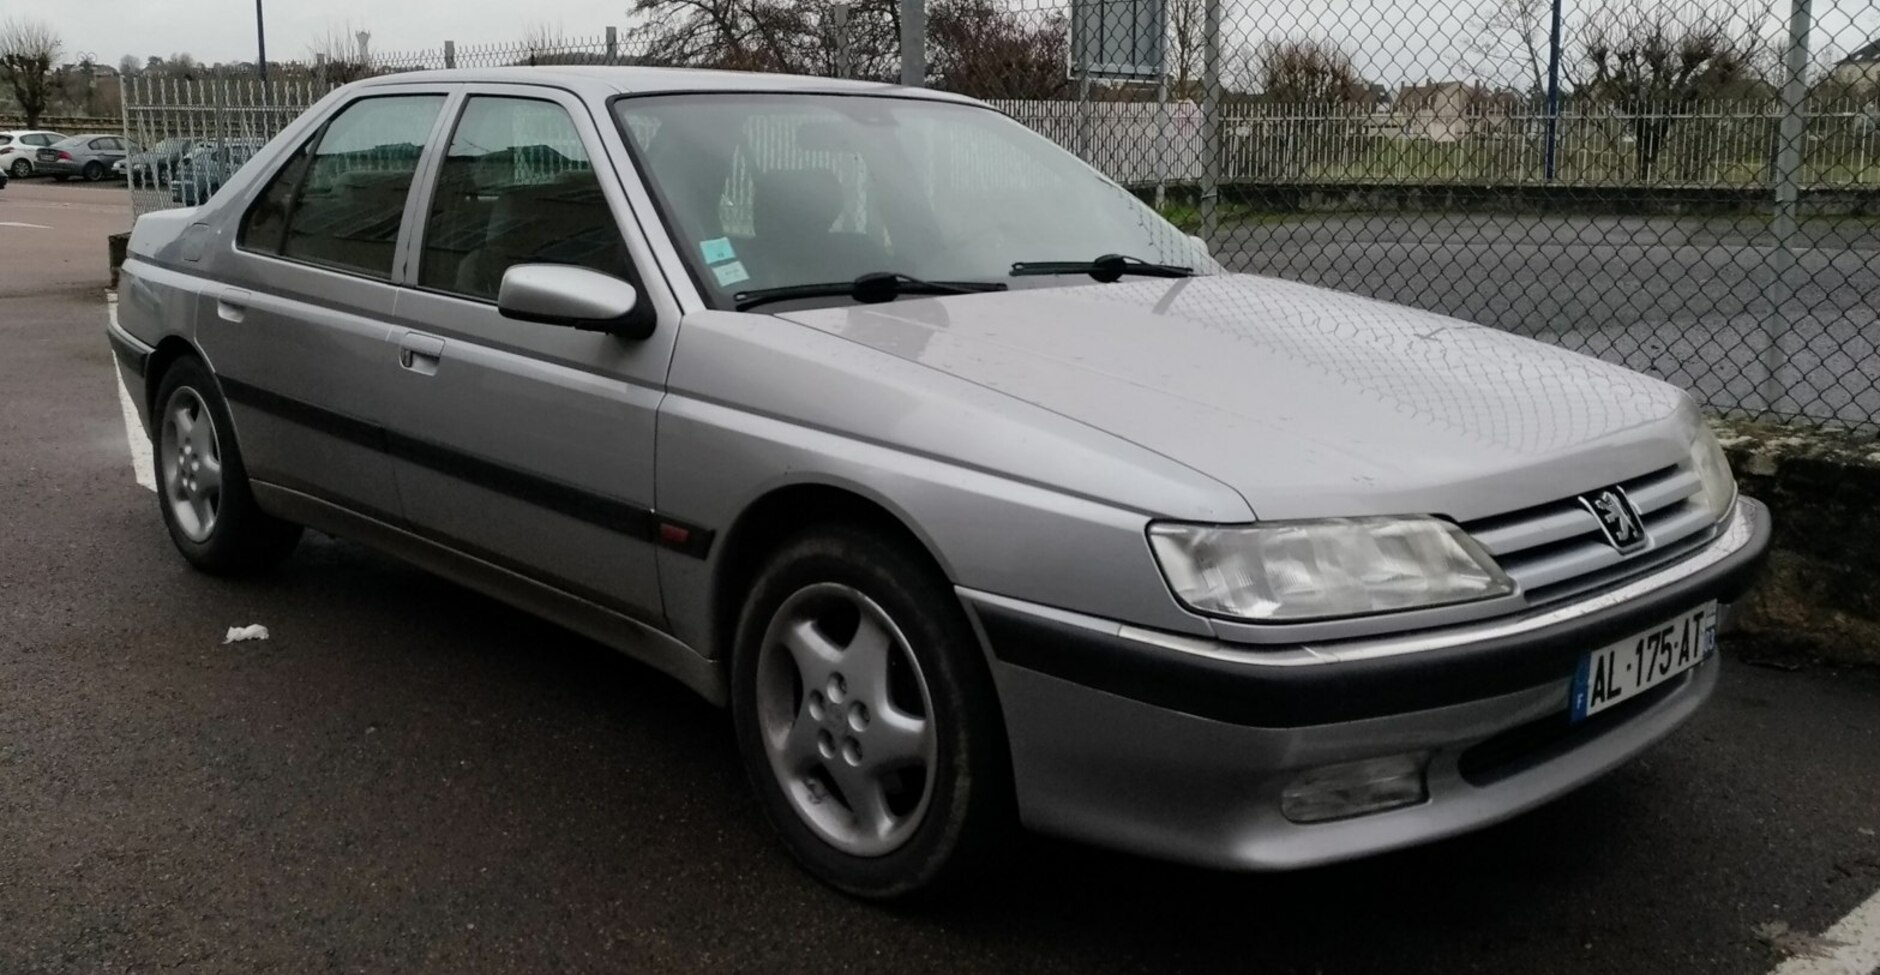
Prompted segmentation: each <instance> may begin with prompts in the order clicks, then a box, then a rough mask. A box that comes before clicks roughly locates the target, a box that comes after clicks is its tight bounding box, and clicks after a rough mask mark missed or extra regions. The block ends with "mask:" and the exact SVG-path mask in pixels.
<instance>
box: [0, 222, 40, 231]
mask: <svg viewBox="0 0 1880 975" xmlns="http://www.w3.org/2000/svg"><path fill="white" fill-rule="evenodd" d="M0 227H25V228H27V229H29V230H51V229H52V228H51V227H48V226H46V225H45V224H43V223H20V222H19V221H17V220H0Z"/></svg>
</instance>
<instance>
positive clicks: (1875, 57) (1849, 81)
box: [1828, 40, 1880, 90]
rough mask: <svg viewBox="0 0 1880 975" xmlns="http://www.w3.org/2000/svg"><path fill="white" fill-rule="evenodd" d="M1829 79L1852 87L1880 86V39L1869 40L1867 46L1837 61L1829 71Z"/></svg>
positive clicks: (1870, 87) (1865, 88)
mask: <svg viewBox="0 0 1880 975" xmlns="http://www.w3.org/2000/svg"><path fill="white" fill-rule="evenodd" d="M1828 80H1829V81H1830V82H1831V83H1833V84H1837V85H1840V86H1843V87H1846V88H1850V89H1860V90H1871V89H1874V88H1880V40H1875V41H1872V42H1869V43H1868V44H1867V46H1866V47H1863V48H1861V49H1860V50H1858V51H1855V52H1854V53H1852V54H1850V55H1848V56H1847V57H1844V58H1842V59H1841V60H1839V61H1837V62H1835V65H1834V68H1833V70H1831V71H1829V72H1828Z"/></svg>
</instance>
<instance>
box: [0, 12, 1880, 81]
mask: <svg viewBox="0 0 1880 975" xmlns="http://www.w3.org/2000/svg"><path fill="white" fill-rule="evenodd" d="M263 2H264V3H265V4H266V16H267V28H268V30H267V39H268V53H269V57H270V59H271V60H277V61H279V60H301V59H306V58H308V57H309V51H310V48H311V46H312V45H313V44H314V43H315V42H316V41H317V40H318V39H319V38H321V37H323V36H328V35H335V34H350V33H351V32H352V31H354V30H359V29H365V30H369V31H371V33H372V40H371V46H372V50H373V51H375V52H379V53H389V52H399V51H412V50H421V49H436V48H439V47H441V46H442V44H443V42H444V41H445V40H446V39H450V40H455V41H457V43H458V44H459V45H460V46H464V45H475V44H488V43H495V42H508V41H514V40H516V39H518V38H520V37H521V36H522V35H523V34H524V33H525V32H526V31H528V30H529V29H530V28H531V27H535V26H541V25H548V26H550V27H552V28H555V29H558V30H559V31H560V32H561V33H562V34H563V35H565V36H567V37H568V38H570V39H575V38H587V37H599V36H600V35H601V34H603V33H604V32H605V30H606V28H607V26H608V25H609V24H612V25H615V26H619V27H622V28H623V29H624V27H625V26H626V25H627V23H628V18H627V14H626V11H627V8H628V7H629V6H630V5H631V2H632V0H536V2H517V0H263ZM1009 2H1010V4H1011V5H1012V6H1014V7H1020V8H1031V9H1039V8H1045V7H1050V6H1060V5H1062V4H1063V3H1065V2H1066V0H1009ZM1498 2H1507V0H1310V2H1301V0H1223V6H1224V7H1225V8H1226V9H1227V11H1229V19H1228V22H1227V24H1226V28H1225V32H1224V33H1225V35H1226V40H1227V46H1229V47H1232V46H1233V42H1234V41H1235V40H1236V39H1247V38H1252V39H1254V40H1257V39H1258V38H1259V37H1261V36H1266V32H1269V31H1272V32H1277V33H1288V34H1291V33H1300V32H1309V33H1313V34H1317V35H1319V36H1321V37H1325V38H1329V39H1334V40H1337V41H1339V42H1340V43H1341V44H1342V45H1343V46H1344V47H1345V48H1346V49H1347V50H1349V51H1351V52H1352V54H1353V55H1354V56H1355V57H1356V60H1357V61H1358V64H1359V67H1360V69H1361V70H1363V71H1364V73H1365V74H1366V76H1368V77H1370V78H1372V79H1374V80H1377V81H1380V82H1384V83H1386V84H1388V85H1392V86H1395V85H1398V84H1403V83H1412V82H1418V81H1424V80H1435V79H1449V78H1464V79H1467V78H1470V76H1471V75H1472V74H1474V70H1472V69H1475V70H1481V69H1484V68H1487V69H1488V70H1485V71H1483V73H1484V74H1492V73H1496V72H1494V71H1493V69H1492V67H1489V66H1488V65H1485V64H1484V63H1483V62H1484V59H1483V58H1482V57H1480V56H1479V55H1475V54H1472V51H1471V48H1472V47H1479V46H1480V43H1481V35H1480V33H1479V32H1478V31H1477V30H1474V29H1472V28H1473V27H1474V25H1477V24H1479V23H1480V22H1481V19H1482V12H1483V11H1485V10H1487V9H1489V8H1490V7H1492V6H1493V5H1494V4H1496V3H1498ZM1600 2H1601V0H1566V5H1567V9H1568V10H1569V21H1570V22H1571V19H1572V13H1571V12H1572V11H1574V10H1575V9H1579V10H1590V9H1594V8H1596V7H1597V6H1598V5H1599V3H1600ZM1608 2H1610V0H1608ZM1666 2H1668V3H1671V4H1673V5H1679V4H1689V5H1692V6H1703V7H1709V8H1711V9H1718V5H1719V4H1722V5H1723V8H1724V9H1731V8H1735V9H1743V8H1740V7H1735V5H1736V4H1737V3H1742V2H1745V0H1666ZM1753 2H1756V3H1757V5H1758V6H1760V0H1753ZM1772 5H1773V6H1774V7H1775V8H1776V9H1777V10H1778V11H1779V14H1778V19H1777V21H1776V22H1775V23H1774V24H1773V25H1772V26H1773V27H1774V28H1775V29H1776V30H1777V31H1779V30H1780V29H1781V19H1780V18H1786V15H1787V11H1788V6H1789V3H1788V0H1772ZM1814 10H1815V16H1816V25H1817V28H1816V31H1815V33H1814V41H1813V43H1814V45H1815V47H1816V48H1817V49H1818V51H1821V52H1822V53H1826V51H1836V52H1839V53H1845V52H1846V51H1849V50H1852V49H1854V48H1858V47H1859V46H1861V45H1862V44H1864V43H1866V42H1867V41H1868V40H1872V39H1874V38H1875V37H1876V36H1880V0H1814ZM23 13H24V15H25V16H29V17H34V18H39V19H43V20H45V21H46V22H48V23H49V24H51V25H52V27H53V28H54V29H55V30H57V31H58V32H59V33H60V35H61V36H62V38H63V40H64V42H65V56H66V58H67V59H68V60H76V59H77V57H78V55H79V54H80V53H81V52H82V53H90V54H92V55H94V56H95V57H96V58H97V59H98V60H99V61H100V62H103V63H107V64H115V63H117V60H118V59H119V58H120V57H122V56H123V55H125V54H133V55H136V56H137V57H139V58H144V57H147V56H149V55H152V54H157V55H162V56H164V57H168V56H170V55H171V54H174V53H180V52H188V53H190V54H192V55H194V56H195V57H196V58H198V59H199V60H202V61H206V62H215V61H243V60H252V59H253V58H254V50H255V21H254V3H253V0H83V2H54V3H43V4H39V5H36V6H33V7H32V8H30V10H25V11H23ZM1569 29H1571V23H1570V24H1569ZM1830 42H1832V44H1831V46H1830ZM1823 49H1825V50H1823ZM1513 74H1515V75H1518V74H1519V72H1513ZM1477 80H1481V81H1486V82H1489V83H1513V82H1517V81H1518V80H1519V79H1518V77H1502V78H1496V77H1480V78H1479V79H1477Z"/></svg>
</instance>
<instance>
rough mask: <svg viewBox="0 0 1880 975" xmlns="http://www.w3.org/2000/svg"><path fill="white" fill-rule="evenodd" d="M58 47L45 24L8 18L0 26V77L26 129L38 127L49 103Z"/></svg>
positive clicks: (57, 36)
mask: <svg viewBox="0 0 1880 975" xmlns="http://www.w3.org/2000/svg"><path fill="white" fill-rule="evenodd" d="M60 47H61V44H60V42H59V35H58V34H57V33H55V32H54V31H53V30H52V28H51V27H49V26H47V25H46V23H45V21H41V20H26V19H19V18H13V17H9V18H7V20H6V22H5V23H0V77H4V78H5V79H6V82H7V85H8V86H9V87H11V88H12V89H13V100H14V101H16V102H18V103H19V106H20V112H21V114H23V115H25V116H26V127H27V128H29V129H32V128H38V127H39V116H41V115H43V114H45V111H46V105H47V104H48V103H49V102H50V101H51V100H52V95H53V90H54V87H55V86H54V84H53V77H52V66H53V64H54V63H55V62H57V61H58V59H59V50H60Z"/></svg>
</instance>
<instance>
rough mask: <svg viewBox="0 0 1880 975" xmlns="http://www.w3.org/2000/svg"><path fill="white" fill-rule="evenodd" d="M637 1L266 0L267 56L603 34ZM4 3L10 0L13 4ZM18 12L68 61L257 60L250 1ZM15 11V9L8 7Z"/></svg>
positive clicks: (111, 0)
mask: <svg viewBox="0 0 1880 975" xmlns="http://www.w3.org/2000/svg"><path fill="white" fill-rule="evenodd" d="M631 2H632V0H542V2H532V3H531V2H522V3H519V2H516V0H263V3H264V5H265V11H266V18H267V28H268V59H269V60H273V61H284V60H300V59H305V58H306V57H307V56H308V55H307V51H308V46H309V45H311V44H312V43H313V42H314V41H315V39H317V38H319V37H321V36H323V35H325V34H326V33H328V32H329V30H330V31H332V32H334V33H338V32H340V31H342V30H345V29H347V28H348V27H349V25H350V28H351V29H353V30H359V29H364V30H369V31H371V32H372V48H373V50H375V51H405V50H416V49H420V48H437V47H441V46H442V45H443V43H444V41H445V40H446V39H450V40H455V41H456V42H457V43H458V44H460V45H463V44H477V43H489V42H494V41H506V40H510V39H513V38H516V37H520V36H521V35H522V33H523V32H524V31H525V30H526V29H528V28H529V27H530V26H531V25H533V24H539V23H542V22H544V21H546V22H548V23H550V24H559V26H560V28H561V29H562V31H563V32H564V33H566V34H567V35H568V36H570V37H576V36H583V37H585V36H588V35H593V36H596V37H598V36H599V35H601V34H602V33H604V32H605V31H606V29H607V25H609V24H613V25H616V26H621V25H624V24H625V23H626V22H627V16H626V10H627V7H628V5H629V4H630V3H631ZM7 6H8V7H13V6H14V5H13V4H11V3H9V4H7ZM17 12H18V14H20V15H23V16H28V17H33V18H36V19H40V20H44V21H45V22H47V23H48V24H50V25H52V27H53V28H54V29H55V30H57V31H58V32H59V33H60V35H61V36H62V37H63V39H64V41H65V53H66V57H67V58H68V59H75V58H76V57H77V55H78V54H79V52H90V53H91V54H93V55H95V56H96V57H97V59H98V60H99V61H100V62H103V63H107V64H116V63H117V60H118V58H120V57H122V56H124V55H126V54H135V55H136V56H138V57H139V58H143V57H147V56H149V55H152V54H158V55H162V56H164V57H169V56H170V55H171V54H172V53H178V52H184V51H187V52H188V53H190V54H193V55H195V56H196V57H197V58H198V59H200V60H202V61H208V62H215V61H252V60H254V57H255V5H254V0H84V2H55V3H41V4H35V5H32V6H31V7H30V8H27V7H26V5H25V4H24V3H22V4H21V5H20V8H19V9H18V11H17ZM7 13H8V14H9V15H11V14H14V13H15V11H14V10H8V11H7Z"/></svg>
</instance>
